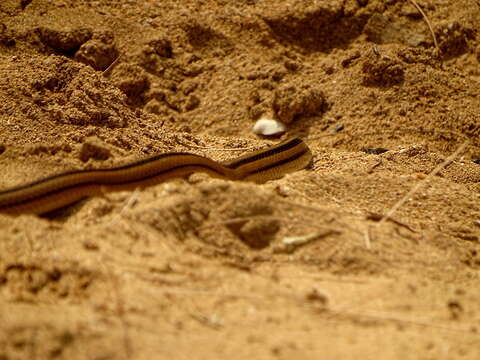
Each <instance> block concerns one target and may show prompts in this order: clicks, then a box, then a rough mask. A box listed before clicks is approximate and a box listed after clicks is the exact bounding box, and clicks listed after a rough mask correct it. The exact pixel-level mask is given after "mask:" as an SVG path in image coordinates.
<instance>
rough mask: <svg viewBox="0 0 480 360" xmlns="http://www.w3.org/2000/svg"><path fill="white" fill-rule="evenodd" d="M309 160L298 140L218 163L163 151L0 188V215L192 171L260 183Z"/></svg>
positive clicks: (139, 185) (43, 208) (52, 206)
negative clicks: (117, 164) (119, 163)
mask: <svg viewBox="0 0 480 360" xmlns="http://www.w3.org/2000/svg"><path fill="white" fill-rule="evenodd" d="M311 160H312V153H311V151H310V149H309V148H308V146H307V145H306V144H305V143H304V142H303V140H301V139H299V138H292V139H288V140H286V141H284V142H281V143H278V144H276V145H274V146H272V147H269V148H266V149H263V150H259V151H255V152H251V153H249V154H247V155H244V156H240V157H238V158H235V159H233V160H231V161H228V162H223V163H219V162H216V161H214V160H212V159H210V158H207V157H204V156H200V155H195V154H191V153H182V152H171V153H164V154H159V155H155V156H152V157H149V158H145V159H142V160H139V161H135V162H132V163H130V164H127V165H124V166H118V167H113V168H107V169H95V170H78V171H71V172H65V173H62V174H58V175H53V176H49V177H46V178H43V179H40V180H38V181H35V182H32V183H29V184H25V185H21V186H17V187H14V188H11V189H8V190H5V191H0V213H7V214H12V215H18V214H24V213H29V214H44V213H47V212H50V211H53V210H56V209H59V208H62V207H65V206H67V205H70V204H72V203H75V202H77V201H79V200H81V199H84V198H86V197H90V196H97V195H101V194H103V193H105V192H110V191H121V190H133V189H136V188H144V187H147V186H151V185H155V184H158V183H161V182H163V181H166V180H169V179H172V178H176V177H183V176H186V175H188V174H191V173H194V172H203V173H207V174H209V175H211V176H213V177H217V178H224V179H229V180H242V181H253V182H256V183H263V182H266V181H268V180H273V179H278V178H280V177H282V176H283V175H285V174H287V173H290V172H293V171H297V170H301V169H303V168H305V167H306V166H307V165H308V164H309V163H310V162H311Z"/></svg>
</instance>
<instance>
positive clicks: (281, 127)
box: [253, 118, 286, 136]
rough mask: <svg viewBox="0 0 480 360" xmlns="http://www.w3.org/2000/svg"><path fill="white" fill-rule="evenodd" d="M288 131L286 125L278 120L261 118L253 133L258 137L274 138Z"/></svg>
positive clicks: (254, 126)
mask: <svg viewBox="0 0 480 360" xmlns="http://www.w3.org/2000/svg"><path fill="white" fill-rule="evenodd" d="M285 131H286V127H285V124H283V123H282V122H280V121H278V120H274V119H268V118H261V119H259V120H257V122H256V123H255V125H253V132H254V133H255V134H257V135H265V136H273V135H280V134H283V133H284V132H285Z"/></svg>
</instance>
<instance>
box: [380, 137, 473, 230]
mask: <svg viewBox="0 0 480 360" xmlns="http://www.w3.org/2000/svg"><path fill="white" fill-rule="evenodd" d="M467 145H468V141H465V142H464V143H463V144H462V145H460V146H459V147H458V149H457V150H455V152H454V153H453V154H452V155H450V156H449V157H448V158H446V159H445V160H444V161H442V163H441V164H439V165H438V166H437V167H436V168H435V169H433V171H432V172H431V173H430V174H428V176H427V177H426V178H425V179H424V180H422V181H421V182H419V183H418V184H416V185H415V186H414V187H412V188H411V189H410V191H409V192H408V193H407V194H406V195H405V196H404V197H403V198H401V199H400V200H399V201H398V202H397V203H396V204H395V205H394V206H393V207H392V208H391V209H390V210H389V211H388V212H387V213H386V214H385V215H384V216H383V217H382V219H381V220H380V221H379V222H378V224H377V225H381V224H382V223H384V222H385V221H386V220H388V219H390V218H391V217H392V215H393V214H394V213H395V212H396V211H397V210H398V209H399V208H400V207H401V206H402V205H403V204H405V202H406V201H407V200H408V199H409V198H410V197H411V196H412V195H413V194H415V193H416V192H417V191H418V190H420V188H421V187H422V186H423V185H425V184H426V183H427V182H428V181H429V180H430V179H431V178H432V177H434V176H435V175H437V174H438V173H439V172H440V171H442V170H443V169H444V168H445V167H446V166H447V165H448V164H450V163H451V162H452V161H453V160H455V158H456V157H457V156H458V155H459V154H460V153H461V152H462V151H463V150H465V148H466V147H467Z"/></svg>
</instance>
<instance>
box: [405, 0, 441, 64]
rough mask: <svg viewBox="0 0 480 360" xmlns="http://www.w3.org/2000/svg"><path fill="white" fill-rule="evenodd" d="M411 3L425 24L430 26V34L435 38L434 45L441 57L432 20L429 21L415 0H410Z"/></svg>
mask: <svg viewBox="0 0 480 360" xmlns="http://www.w3.org/2000/svg"><path fill="white" fill-rule="evenodd" d="M408 1H410V3H411V4H412V5H413V6H415V7H416V8H417V10H418V12H419V13H420V14H422V16H423V18H424V20H425V22H426V23H427V25H428V28H429V29H430V33H431V34H432V38H433V43H434V44H435V48H436V49H437V56H440V48H439V47H438V42H437V37H436V36H435V32H434V31H433V27H432V24H431V23H430V20H429V19H428V17H427V15H426V14H425V12H424V11H423V10H422V8H421V7H420V6H419V5H418V4H417V2H416V1H415V0H408Z"/></svg>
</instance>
